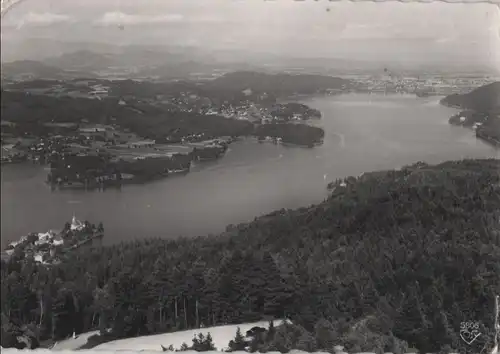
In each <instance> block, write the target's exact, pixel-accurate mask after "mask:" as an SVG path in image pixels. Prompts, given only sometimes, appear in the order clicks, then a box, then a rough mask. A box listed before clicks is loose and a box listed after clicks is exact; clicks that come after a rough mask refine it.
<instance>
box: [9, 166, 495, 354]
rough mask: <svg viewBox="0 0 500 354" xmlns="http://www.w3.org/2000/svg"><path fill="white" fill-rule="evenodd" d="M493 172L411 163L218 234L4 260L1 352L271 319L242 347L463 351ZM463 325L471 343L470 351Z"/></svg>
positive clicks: (490, 279) (491, 225)
mask: <svg viewBox="0 0 500 354" xmlns="http://www.w3.org/2000/svg"><path fill="white" fill-rule="evenodd" d="M499 171H500V160H494V159H490V160H464V161H450V162H446V163H442V164H440V165H436V166H429V165H427V164H425V163H418V164H415V165H412V166H407V167H404V168H402V169H400V170H397V171H382V172H373V173H366V174H364V175H362V176H360V177H357V178H355V177H350V178H347V179H345V180H342V181H340V180H339V181H334V182H333V183H332V184H331V186H330V187H331V191H330V192H329V195H328V197H327V198H326V199H325V200H324V201H323V202H321V203H319V204H317V205H312V206H310V207H304V208H301V209H298V210H284V209H283V210H279V211H276V212H274V213H272V214H269V215H266V216H263V217H260V218H256V219H255V220H254V221H253V222H250V223H247V224H240V225H230V226H228V227H227V229H226V232H224V233H222V234H220V235H211V236H209V237H198V238H191V239H186V238H179V239H176V240H164V239H159V238H155V239H152V238H148V237H147V235H137V241H135V242H129V243H121V244H117V245H113V246H107V247H102V248H100V247H89V248H85V249H80V250H77V251H75V252H73V253H68V254H66V255H65V256H63V257H67V258H63V259H61V261H62V262H61V263H60V264H59V265H54V266H51V267H47V266H43V265H40V264H37V263H35V262H34V261H33V260H32V259H29V258H24V256H23V255H22V254H18V255H17V256H16V257H14V258H11V260H10V261H8V262H2V264H1V287H2V289H1V291H2V299H1V309H2V314H1V327H2V328H1V331H2V333H1V342H2V343H1V344H2V346H3V347H19V348H21V347H23V346H24V345H25V344H22V343H20V341H26V342H27V343H28V344H29V346H30V347H32V348H34V347H37V346H40V345H42V346H46V345H49V343H50V342H51V341H57V340H60V339H62V338H66V337H68V336H70V335H71V334H72V333H73V331H75V332H76V333H81V332H86V331H89V330H94V329H101V332H102V335H101V336H99V337H98V340H97V342H96V343H95V344H98V342H100V341H106V340H112V339H116V338H124V337H132V336H140V335H146V334H153V333H161V332H168V331H175V330H180V329H185V328H196V327H199V326H201V325H202V324H203V325H204V326H210V325H217V324H223V323H241V322H248V321H252V320H257V319H268V318H273V317H274V318H284V317H286V318H289V319H291V320H292V322H293V325H287V326H283V327H282V328H279V329H278V328H277V329H276V331H277V333H278V332H279V335H275V336H270V337H266V338H268V339H266V340H264V339H262V341H261V342H258V343H254V345H253V347H252V348H253V349H254V350H255V349H261V350H280V351H282V352H287V351H288V350H290V349H294V348H297V349H303V350H309V351H313V350H325V351H330V352H333V347H334V346H335V345H343V346H344V347H345V348H346V351H349V352H353V351H376V352H378V353H381V352H383V351H386V352H387V351H391V352H394V353H401V352H402V351H404V350H405V348H408V347H413V348H416V349H418V350H419V351H421V352H437V351H439V350H443V351H445V352H449V351H450V350H451V349H454V350H456V351H460V352H462V353H465V352H467V353H471V352H472V353H479V352H480V351H481V350H482V349H483V348H484V347H486V348H490V347H491V346H492V340H493V322H494V314H493V301H494V295H495V294H500V262H499V260H500V228H499V223H498V220H499V219H500V174H499ZM466 321H477V322H479V323H480V328H479V330H480V332H481V333H482V335H481V336H480V337H479V338H478V339H477V340H476V341H475V342H474V343H473V344H472V345H470V346H468V345H467V344H465V342H464V341H462V340H461V339H460V333H459V332H460V324H461V322H466ZM207 332H209V329H208V328H207ZM233 344H234V343H233ZM166 345H168V343H166Z"/></svg>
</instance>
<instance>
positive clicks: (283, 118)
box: [1, 81, 321, 188]
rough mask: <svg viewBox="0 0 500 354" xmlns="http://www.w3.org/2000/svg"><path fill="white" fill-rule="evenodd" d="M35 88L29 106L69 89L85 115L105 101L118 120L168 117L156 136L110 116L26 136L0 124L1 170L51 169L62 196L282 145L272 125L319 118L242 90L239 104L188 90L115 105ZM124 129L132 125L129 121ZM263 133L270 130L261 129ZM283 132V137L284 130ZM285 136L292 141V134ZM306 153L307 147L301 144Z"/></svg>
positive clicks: (15, 126)
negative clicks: (245, 139) (258, 146)
mask: <svg viewBox="0 0 500 354" xmlns="http://www.w3.org/2000/svg"><path fill="white" fill-rule="evenodd" d="M38 84H40V83H38ZM23 85H26V83H23ZM67 85H69V86H67ZM38 86H40V85H38ZM38 86H37V88H33V89H29V88H26V87H24V86H23V88H22V89H23V90H24V92H25V95H28V97H27V98H26V99H30V97H31V95H33V97H34V99H35V100H37V99H38V98H36V97H50V96H57V97H58V96H59V95H60V94H62V93H61V92H62V91H64V87H66V89H67V92H65V94H66V95H73V96H74V95H75V88H80V89H81V91H80V92H79V95H83V96H85V95H87V96H86V97H85V98H86V99H83V98H80V101H79V102H83V103H80V104H83V105H88V106H89V107H90V106H91V105H92V101H93V100H92V99H97V101H102V100H104V101H105V102H103V103H102V104H101V103H97V106H99V105H102V106H104V105H107V106H111V107H113V108H112V109H113V111H114V112H115V113H116V114H117V116H119V115H120V113H121V114H122V115H123V114H126V115H129V116H135V118H134V119H142V116H144V117H145V118H146V115H148V117H147V119H149V117H150V116H153V117H155V114H156V115H158V112H164V113H160V114H165V115H166V118H165V119H167V121H166V122H163V121H161V120H157V119H156V118H152V119H156V120H155V121H154V123H152V124H155V128H149V127H148V126H147V125H146V126H141V125H142V124H141V125H137V124H136V123H133V122H132V123H131V124H132V127H131V128H132V129H131V128H130V127H127V120H126V118H124V117H121V118H118V117H116V116H109V117H108V118H106V119H105V121H103V122H100V123H99V122H96V120H95V119H93V120H92V121H90V119H87V118H85V117H82V118H80V119H76V120H75V119H74V117H71V119H68V121H64V117H62V118H58V119H57V120H55V119H52V120H50V121H45V122H37V123H36V124H35V125H33V124H31V125H28V129H30V130H31V131H26V130H25V129H26V125H23V124H19V123H18V122H15V121H9V120H2V121H1V125H2V153H1V162H2V163H19V162H25V161H31V162H33V163H38V164H43V165H49V166H50V172H49V173H48V176H47V182H48V183H49V184H51V185H52V186H56V187H64V188H65V187H70V188H75V187H77V188H101V187H106V186H110V185H118V186H119V185H122V184H123V183H142V182H145V181H148V180H152V179H156V178H160V177H165V176H168V175H172V174H185V173H187V172H189V170H190V168H191V166H192V164H193V163H194V162H197V161H205V160H213V159H217V158H219V157H221V156H222V155H223V154H224V153H225V152H226V150H227V148H228V145H229V144H230V143H231V142H233V141H234V140H235V139H237V138H239V137H241V136H245V135H246V136H250V135H254V136H256V137H258V138H259V141H260V142H264V141H268V142H272V143H274V144H280V143H281V142H282V140H286V137H284V136H280V132H279V131H276V130H277V129H276V127H275V126H273V127H272V128H271V127H270V125H272V124H282V125H283V124H294V123H300V122H302V121H306V120H309V119H319V118H321V112H319V111H318V110H315V109H312V108H310V107H308V106H306V105H303V104H300V103H296V102H286V103H277V102H276V100H275V99H274V98H270V102H273V103H272V104H270V103H269V102H267V101H266V100H267V99H268V98H269V97H268V95H267V94H259V95H255V94H254V93H253V92H252V90H250V89H248V90H244V91H243V92H242V93H241V97H239V98H238V99H234V100H229V101H227V100H217V99H214V98H212V99H210V98H208V97H205V96H203V95H200V94H195V93H192V92H191V91H190V90H188V89H186V91H181V92H176V93H175V94H173V95H149V96H147V97H137V96H134V95H123V96H119V97H117V96H116V93H115V92H113V89H112V88H110V87H107V86H103V85H102V84H93V83H92V82H85V83H80V82H76V83H75V82H71V83H66V82H65V83H64V85H63V84H61V83H57V81H56V82H55V83H54V82H53V81H43V85H41V86H42V88H40V87H38ZM70 88H71V89H70ZM120 89H122V88H120V86H116V87H115V90H120ZM134 89H136V87H134ZM54 90H55V91H56V92H57V94H55V93H54ZM13 92H16V91H15V90H14V91H13ZM110 92H111V93H110ZM110 94H111V95H112V96H109V95H110ZM21 99H23V98H21ZM53 99H56V100H57V99H59V98H56V97H54V98H53ZM82 100H83V101H82ZM263 101H265V102H266V103H263ZM85 102H89V103H85ZM151 112H153V113H151ZM183 115H186V117H193V115H194V118H189V119H195V120H201V119H203V120H204V121H206V122H207V124H209V123H208V122H212V121H213V122H214V123H215V124H210V127H209V128H208V131H207V129H205V131H204V130H203V129H199V124H198V123H196V122H195V120H193V121H188V122H187V123H183V121H185V119H184V118H183V117H184V116H183ZM189 115H191V116H189ZM169 116H177V117H179V118H175V119H178V120H177V121H175V122H168V119H169V118H168V117H169ZM45 117H46V116H45ZM203 117H206V118H203ZM162 119H163V118H162ZM221 119H222V121H221ZM128 122H129V125H130V120H129V121H128ZM238 122H239V123H238ZM265 126H269V128H271V129H267V130H266V129H262V127H265ZM156 128H159V129H156ZM257 128H259V129H257ZM278 128H279V127H278ZM292 128H293V127H292ZM298 128H301V127H298ZM280 129H281V128H280ZM311 129H318V128H311ZM288 130H290V127H289V128H288ZM281 131H283V132H284V130H283V129H281ZM270 132H272V134H270ZM268 133H269V134H268ZM315 133H316V134H317V132H315ZM285 134H288V135H289V136H290V137H291V138H292V139H297V138H296V135H297V134H293V133H290V132H287V133H285ZM306 139H309V138H308V137H306ZM289 142H290V143H293V141H289ZM306 145H312V143H311V144H309V142H307V144H306Z"/></svg>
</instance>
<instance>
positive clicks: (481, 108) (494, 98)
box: [441, 81, 500, 113]
mask: <svg viewBox="0 0 500 354" xmlns="http://www.w3.org/2000/svg"><path fill="white" fill-rule="evenodd" d="M441 103H442V104H444V105H449V106H452V107H457V108H461V109H467V110H472V111H476V112H483V113H488V112H491V111H497V112H499V109H500V82H498V81H497V82H493V83H491V84H488V85H484V86H481V87H479V88H477V89H475V90H473V91H471V92H469V93H466V94H461V95H460V94H453V95H450V96H447V97H445V98H443V99H442V100H441Z"/></svg>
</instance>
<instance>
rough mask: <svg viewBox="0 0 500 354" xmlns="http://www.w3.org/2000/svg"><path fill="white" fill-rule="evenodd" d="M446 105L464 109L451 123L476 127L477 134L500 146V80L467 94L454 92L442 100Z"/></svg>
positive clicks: (451, 119)
mask: <svg viewBox="0 0 500 354" xmlns="http://www.w3.org/2000/svg"><path fill="white" fill-rule="evenodd" d="M441 103H442V104H444V105H446V106H451V107H455V108H460V109H463V111H462V112H460V113H459V114H457V115H455V116H453V117H451V118H450V123H451V124H455V125H462V126H465V127H474V129H475V130H476V136H477V137H478V138H480V139H483V140H484V141H487V142H489V143H491V144H493V145H496V146H500V82H498V81H497V82H493V83H491V84H488V85H484V86H481V87H479V88H477V89H475V90H473V91H471V92H469V93H466V94H462V95H459V94H454V95H450V96H447V97H445V98H443V99H442V100H441Z"/></svg>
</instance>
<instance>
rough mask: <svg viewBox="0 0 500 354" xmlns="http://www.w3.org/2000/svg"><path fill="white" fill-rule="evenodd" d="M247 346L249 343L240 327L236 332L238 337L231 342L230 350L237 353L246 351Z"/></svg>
mask: <svg viewBox="0 0 500 354" xmlns="http://www.w3.org/2000/svg"><path fill="white" fill-rule="evenodd" d="M246 346H247V342H246V341H245V338H244V337H243V335H242V334H241V330H240V327H238V329H237V330H236V336H235V337H234V340H231V341H230V342H229V349H230V350H231V351H233V352H235V351H244V350H245V348H246Z"/></svg>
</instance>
